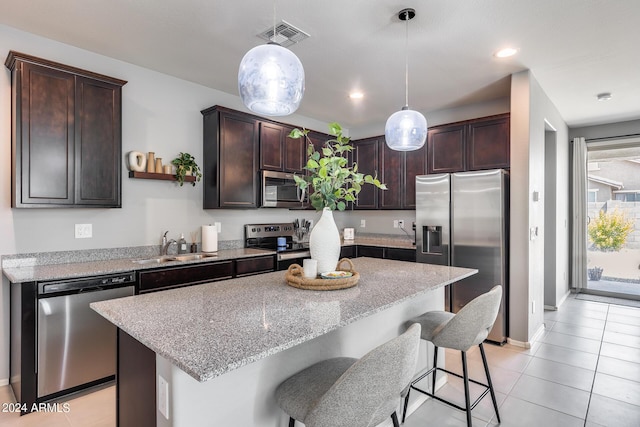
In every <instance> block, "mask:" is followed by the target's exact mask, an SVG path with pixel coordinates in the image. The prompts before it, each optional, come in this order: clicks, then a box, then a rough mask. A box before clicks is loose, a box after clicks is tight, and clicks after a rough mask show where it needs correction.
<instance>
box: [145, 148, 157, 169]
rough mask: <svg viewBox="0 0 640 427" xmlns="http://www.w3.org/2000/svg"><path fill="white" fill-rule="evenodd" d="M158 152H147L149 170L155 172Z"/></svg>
mask: <svg viewBox="0 0 640 427" xmlns="http://www.w3.org/2000/svg"><path fill="white" fill-rule="evenodd" d="M155 156H156V153H154V152H153V151H149V153H148V154H147V172H149V173H154V172H155V171H156V161H155Z"/></svg>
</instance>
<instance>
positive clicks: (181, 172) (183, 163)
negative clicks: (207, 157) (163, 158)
mask: <svg viewBox="0 0 640 427" xmlns="http://www.w3.org/2000/svg"><path fill="white" fill-rule="evenodd" d="M171 164H172V165H174V166H175V167H176V180H178V182H179V183H180V186H181V187H182V186H183V185H184V178H185V176H187V175H193V176H195V177H196V180H195V181H193V183H192V185H193V186H194V187H195V185H196V181H200V179H202V172H201V171H200V167H199V166H198V164H197V163H196V159H195V157H193V156H192V155H191V154H189V153H180V154H179V155H178V157H176V158H175V159H173V160H172V161H171Z"/></svg>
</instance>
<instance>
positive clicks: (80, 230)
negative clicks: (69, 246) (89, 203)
mask: <svg viewBox="0 0 640 427" xmlns="http://www.w3.org/2000/svg"><path fill="white" fill-rule="evenodd" d="M75 234H76V239H89V238H91V237H92V236H93V227H92V225H91V224H76V229H75Z"/></svg>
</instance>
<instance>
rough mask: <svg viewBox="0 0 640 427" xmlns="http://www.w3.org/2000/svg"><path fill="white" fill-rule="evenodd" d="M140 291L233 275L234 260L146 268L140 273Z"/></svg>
mask: <svg viewBox="0 0 640 427" xmlns="http://www.w3.org/2000/svg"><path fill="white" fill-rule="evenodd" d="M138 276H139V279H138V293H141V294H144V293H147V292H153V291H159V290H164V289H172V288H178V287H181V286H187V285H195V284H198V283H207V282H213V281H215V280H222V279H231V278H232V277H233V261H221V262H213V263H205V264H201V265H186V266H180V267H168V268H162V269H157V270H144V271H141V272H140V273H139V275H138Z"/></svg>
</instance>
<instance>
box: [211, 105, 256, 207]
mask: <svg viewBox="0 0 640 427" xmlns="http://www.w3.org/2000/svg"><path fill="white" fill-rule="evenodd" d="M202 115H203V120H204V128H203V137H204V141H203V144H204V145H203V151H204V162H203V165H204V167H203V177H204V178H203V191H204V197H203V207H204V208H205V209H213V208H236V209H240V208H257V207H258V194H259V191H258V185H259V176H258V172H259V168H258V151H259V150H258V147H259V132H260V130H259V122H258V121H257V120H256V119H255V118H254V117H253V116H249V115H247V114H243V113H239V112H236V111H233V110H229V109H227V108H224V107H219V106H213V107H211V108H208V109H206V110H203V111H202Z"/></svg>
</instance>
